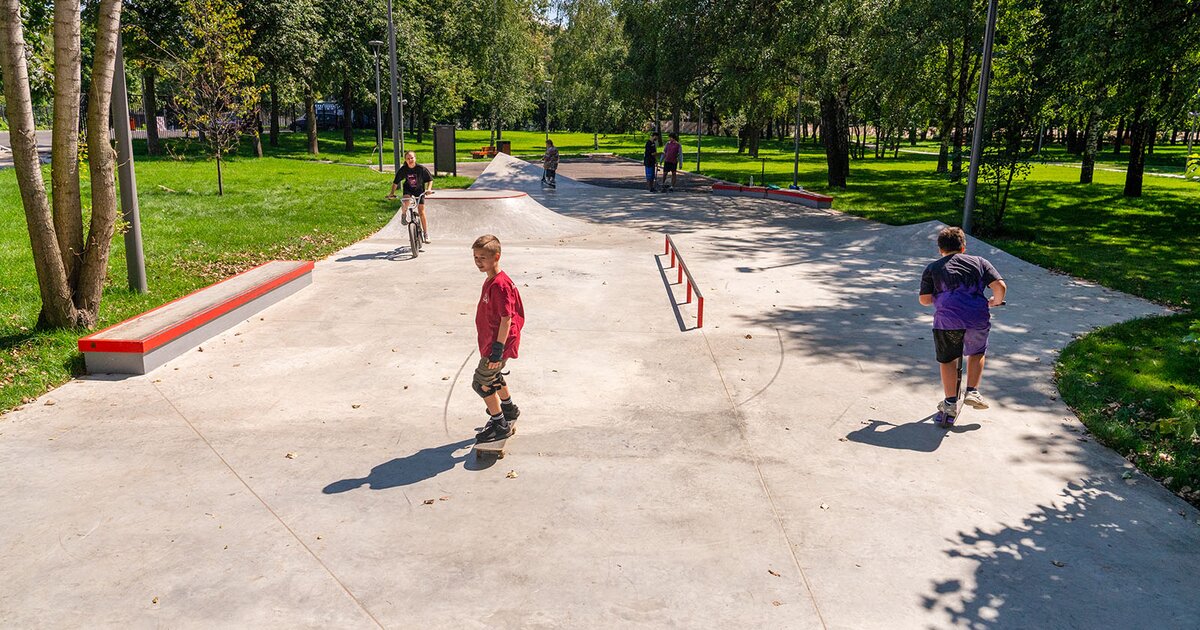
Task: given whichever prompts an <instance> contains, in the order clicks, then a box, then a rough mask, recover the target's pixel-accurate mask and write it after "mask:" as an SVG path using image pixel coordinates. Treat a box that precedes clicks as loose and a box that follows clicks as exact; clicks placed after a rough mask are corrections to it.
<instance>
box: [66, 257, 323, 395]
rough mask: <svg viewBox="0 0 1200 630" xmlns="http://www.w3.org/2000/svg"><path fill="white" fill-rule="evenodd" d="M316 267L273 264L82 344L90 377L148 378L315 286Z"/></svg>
mask: <svg viewBox="0 0 1200 630" xmlns="http://www.w3.org/2000/svg"><path fill="white" fill-rule="evenodd" d="M312 271H313V262H312V261H309V260H274V261H271V262H269V263H266V264H263V265H259V266H258V267H255V268H253V269H250V270H247V271H244V272H242V273H239V274H237V275H236V276H233V277H231V278H228V279H226V280H222V281H221V282H218V283H216V284H213V285H210V286H207V287H205V288H203V289H200V290H199V291H195V292H193V293H190V294H188V295H186V296H184V297H181V298H179V299H177V300H174V301H172V302H168V303H166V304H163V305H162V306H160V307H158V308H155V309H153V310H149V311H146V312H145V313H142V314H141V315H137V316H135V317H131V318H129V319H127V320H125V321H123V322H121V323H119V324H115V325H113V326H109V327H108V328H105V329H104V330H101V331H100V332H97V333H94V334H91V335H88V336H86V337H83V338H81V339H80V340H79V351H80V352H82V353H83V357H84V362H85V364H86V365H87V370H88V372H89V373H91V374H145V373H147V372H149V371H151V370H153V369H155V368H157V367H159V366H161V365H162V364H164V363H166V362H167V361H170V360H171V359H174V358H175V357H177V356H179V355H181V354H183V353H184V352H187V351H188V350H190V349H192V348H194V347H196V346H198V345H200V344H201V343H203V342H204V341H205V340H207V339H209V338H211V337H213V336H215V335H218V334H220V333H222V332H224V331H225V330H228V329H229V328H231V327H232V326H234V325H235V324H237V323H238V322H240V321H242V320H244V319H246V318H248V317H250V316H251V315H254V314H255V313H257V312H259V311H261V310H263V309H265V308H267V307H268V306H271V305H272V304H275V303H276V302H279V301H280V300H282V299H284V298H286V297H288V296H289V295H292V294H293V293H296V292H297V291H299V290H300V289H303V288H304V287H306V286H308V285H310V284H312Z"/></svg>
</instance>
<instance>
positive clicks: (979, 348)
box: [933, 326, 991, 363]
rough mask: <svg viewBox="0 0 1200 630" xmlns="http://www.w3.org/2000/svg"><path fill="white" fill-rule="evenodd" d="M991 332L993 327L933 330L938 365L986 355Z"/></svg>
mask: <svg viewBox="0 0 1200 630" xmlns="http://www.w3.org/2000/svg"><path fill="white" fill-rule="evenodd" d="M990 330H991V326H988V327H986V328H967V329H965V330H964V329H962V328H959V329H957V330H940V329H937V328H935V329H933V347H934V350H935V352H936V353H937V360H938V363H953V362H954V361H956V360H957V359H958V357H969V356H974V355H976V354H986V353H987V345H988V332H989V331H990Z"/></svg>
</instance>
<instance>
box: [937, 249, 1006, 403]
mask: <svg viewBox="0 0 1200 630" xmlns="http://www.w3.org/2000/svg"><path fill="white" fill-rule="evenodd" d="M937 240H938V250H939V251H940V252H941V255H942V257H941V258H939V259H938V260H936V261H934V262H932V263H930V264H929V265H928V266H927V267H925V272H924V273H922V274H921V295H920V301H921V304H923V305H924V306H930V305H932V306H933V307H934V313H933V345H934V348H935V350H936V352H937V361H938V363H939V364H941V373H942V389H943V390H944V393H945V395H946V398H945V400H943V401H942V402H940V403H938V411H940V412H942V413H943V414H944V415H946V416H947V417H948V418H950V422H953V421H954V414H955V412H956V411H957V406H958V405H957V403H958V389H957V387H958V383H957V381H958V361H959V357H966V358H967V393H966V395H965V396H964V400H963V402H965V403H966V404H968V405H971V406H972V407H974V408H976V409H987V408H988V404H987V402H986V401H984V399H983V396H981V395H980V394H979V389H978V387H979V380H980V378H982V376H983V359H984V354H985V353H986V352H987V340H988V331H989V330H990V329H991V312H990V311H989V309H990V308H992V307H994V306H999V305H1000V304H1003V303H1004V294H1005V293H1007V292H1008V285H1007V284H1005V283H1004V279H1003V278H1001V277H1000V274H999V272H997V271H996V268H995V267H993V266H992V263H990V262H988V261H987V259H985V258H982V257H980V256H969V255H967V254H965V253H963V252H965V251H966V249H967V236H966V234H964V233H963V231H962V228H956V227H948V228H944V229H943V230H942V231H941V232H939V233H938V239H937ZM985 288H989V289H991V290H992V297H991V298H988V297H987V296H986V295H984V292H983V291H984V289H985Z"/></svg>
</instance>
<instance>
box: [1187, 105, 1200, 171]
mask: <svg viewBox="0 0 1200 630" xmlns="http://www.w3.org/2000/svg"><path fill="white" fill-rule="evenodd" d="M1188 116H1190V117H1191V118H1192V130H1191V132H1189V133H1188V152H1187V159H1188V160H1190V159H1192V141H1193V140H1194V139H1195V138H1196V117H1197V116H1200V112H1188Z"/></svg>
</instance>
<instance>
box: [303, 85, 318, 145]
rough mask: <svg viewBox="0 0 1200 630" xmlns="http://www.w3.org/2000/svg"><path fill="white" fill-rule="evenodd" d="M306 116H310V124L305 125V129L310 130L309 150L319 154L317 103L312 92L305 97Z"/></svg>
mask: <svg viewBox="0 0 1200 630" xmlns="http://www.w3.org/2000/svg"><path fill="white" fill-rule="evenodd" d="M304 116H305V117H306V118H308V124H307V125H306V126H305V131H307V132H308V152H309V153H311V154H312V155H318V154H319V153H320V150H321V149H320V146H319V145H318V144H317V103H316V101H315V100H314V98H313V95H312V94H309V95H308V96H305V97H304Z"/></svg>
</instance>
